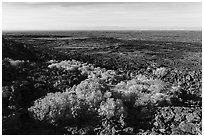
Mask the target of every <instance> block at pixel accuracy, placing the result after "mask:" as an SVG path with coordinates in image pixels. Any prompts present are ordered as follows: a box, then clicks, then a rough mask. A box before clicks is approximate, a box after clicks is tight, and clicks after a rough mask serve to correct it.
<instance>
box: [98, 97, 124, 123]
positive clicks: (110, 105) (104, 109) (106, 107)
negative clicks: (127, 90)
mask: <svg viewBox="0 0 204 137" xmlns="http://www.w3.org/2000/svg"><path fill="white" fill-rule="evenodd" d="M98 112H99V115H100V116H105V117H106V118H108V119H110V118H112V117H118V118H119V117H120V116H122V115H124V116H125V115H126V113H127V112H126V110H125V106H124V104H123V102H122V100H120V99H116V100H114V98H108V99H106V101H102V102H101V104H100V108H99V110H98Z"/></svg>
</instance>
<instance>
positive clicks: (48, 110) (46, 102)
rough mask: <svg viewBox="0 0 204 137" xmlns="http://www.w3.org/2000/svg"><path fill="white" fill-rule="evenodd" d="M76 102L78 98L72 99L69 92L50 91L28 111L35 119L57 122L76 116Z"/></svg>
mask: <svg viewBox="0 0 204 137" xmlns="http://www.w3.org/2000/svg"><path fill="white" fill-rule="evenodd" d="M72 101H73V102H72ZM74 103H76V100H74V99H72V98H71V96H70V95H69V93H68V92H64V93H60V92H56V93H48V94H47V96H45V97H44V98H42V99H38V100H36V101H35V102H34V105H33V106H32V107H30V108H29V109H28V111H29V112H30V115H31V116H32V117H33V118H34V119H38V120H40V121H48V122H49V123H56V122H57V121H58V120H67V119H70V118H73V117H74V115H73V113H72V109H73V104H74Z"/></svg>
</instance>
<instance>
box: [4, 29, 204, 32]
mask: <svg viewBox="0 0 204 137" xmlns="http://www.w3.org/2000/svg"><path fill="white" fill-rule="evenodd" d="M28 31H202V29H135V30H129V29H127V30H124V29H121V30H119V29H117V30H111V29H110V30H109V29H104V30H97V29H93V30H84V29H82V30H79V29H76V30H2V32H28Z"/></svg>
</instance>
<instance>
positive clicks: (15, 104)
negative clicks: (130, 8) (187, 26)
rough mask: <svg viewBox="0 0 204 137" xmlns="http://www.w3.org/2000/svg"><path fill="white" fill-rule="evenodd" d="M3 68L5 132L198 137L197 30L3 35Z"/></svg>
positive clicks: (199, 58) (199, 34) (199, 65)
mask: <svg viewBox="0 0 204 137" xmlns="http://www.w3.org/2000/svg"><path fill="white" fill-rule="evenodd" d="M68 60H73V61H68ZM2 69H3V71H2V79H3V81H2V86H3V109H2V111H3V134H201V133H202V130H201V127H202V125H201V121H202V117H201V115H202V105H201V104H202V87H201V81H202V76H201V75H202V32H201V31H59V32H54V31H50V32H48V31H47V32H45V31H44V32H43V31H42V32H40V31H39V32H37V31H35V32H29V31H27V32H4V33H3V40H2ZM50 102H51V103H50ZM48 108H49V109H48Z"/></svg>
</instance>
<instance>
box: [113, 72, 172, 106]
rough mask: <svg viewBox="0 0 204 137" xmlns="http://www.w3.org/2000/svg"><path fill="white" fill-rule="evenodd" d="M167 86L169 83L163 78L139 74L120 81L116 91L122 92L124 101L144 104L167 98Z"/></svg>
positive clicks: (138, 104) (137, 104)
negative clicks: (130, 78) (149, 77)
mask: <svg viewBox="0 0 204 137" xmlns="http://www.w3.org/2000/svg"><path fill="white" fill-rule="evenodd" d="M166 88H167V84H166V83H165V82H163V81H161V80H158V79H148V78H146V77H145V76H142V75H138V76H136V78H135V79H132V80H129V81H127V82H124V81H122V82H120V83H118V84H117V85H116V86H115V88H114V91H116V92H119V93H121V95H122V100H123V101H125V102H131V103H132V104H135V105H136V106H140V105H141V106H143V105H147V104H149V103H152V104H155V103H157V102H158V101H161V100H163V99H165V98H166V96H167V92H165V90H169V89H166Z"/></svg>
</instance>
